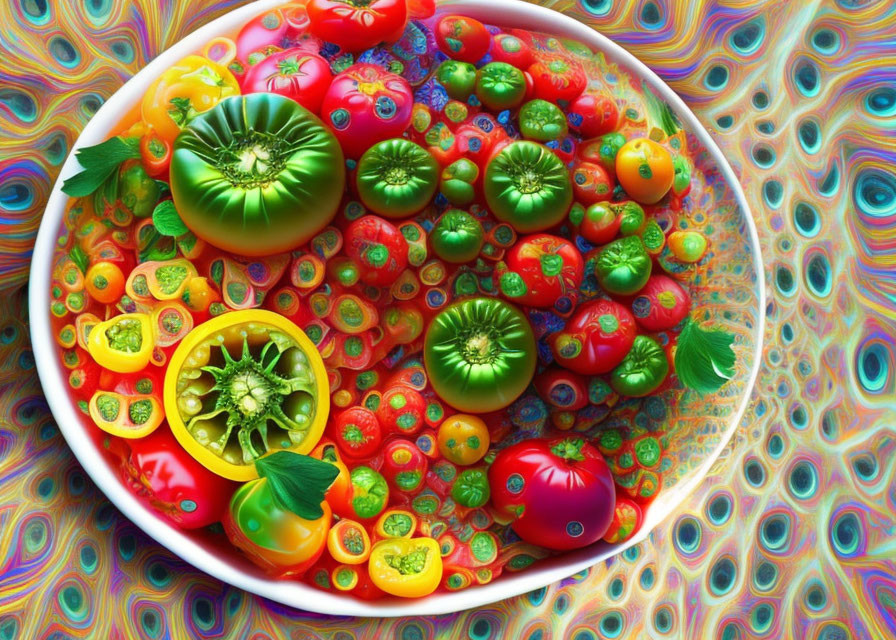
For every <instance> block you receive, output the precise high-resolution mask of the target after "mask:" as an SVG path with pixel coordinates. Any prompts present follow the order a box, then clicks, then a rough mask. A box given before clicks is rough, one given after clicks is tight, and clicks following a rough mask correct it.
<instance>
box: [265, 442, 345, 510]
mask: <svg viewBox="0 0 896 640" xmlns="http://www.w3.org/2000/svg"><path fill="white" fill-rule="evenodd" d="M255 468H256V469H257V470H258V475H259V476H260V477H262V478H265V479H266V480H267V482H268V484H269V485H270V487H271V492H272V493H273V494H274V499H275V500H276V501H277V502H278V503H280V506H281V507H283V508H284V509H288V510H289V511H292V512H293V513H294V514H296V515H297V516H299V517H300V518H304V519H305V520H317V519H318V518H320V517H321V516H323V515H324V511H323V509H321V506H320V504H321V502H323V501H324V495H325V494H326V492H327V489H329V488H330V485H331V484H333V481H334V480H336V476H338V475H339V469H338V468H337V467H336V465H333V464H330V463H329V462H324V461H323V460H318V459H316V458H312V457H311V456H305V455H302V454H299V453H293V452H292V451H275V452H274V453H271V454H268V455H266V456H264V457H263V458H259V459H258V460H256V461H255Z"/></svg>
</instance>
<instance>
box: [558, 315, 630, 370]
mask: <svg viewBox="0 0 896 640" xmlns="http://www.w3.org/2000/svg"><path fill="white" fill-rule="evenodd" d="M636 333H637V327H636V326H635V318H634V317H633V316H632V314H631V312H630V311H629V310H628V309H627V308H626V307H624V306H623V305H621V304H619V303H618V302H614V301H613V300H603V299H600V300H591V301H589V302H586V303H585V304H583V305H582V306H580V307H579V308H578V309H577V310H576V313H575V315H574V316H573V317H572V318H571V319H570V321H569V322H567V323H566V326H565V327H564V328H563V330H562V331H559V332H557V333H555V334H553V335H551V336H550V339H549V340H550V344H551V349H552V351H553V352H554V358H555V359H556V360H557V364H559V365H561V366H563V367H566V368H567V369H571V370H572V371H575V372H576V373H581V374H583V375H597V374H598V373H607V372H608V371H611V370H612V369H613V368H614V367H616V365H618V364H619V363H620V362H622V359H623V358H625V356H626V355H628V352H629V350H630V349H631V348H632V344H633V343H634V341H635V335H636Z"/></svg>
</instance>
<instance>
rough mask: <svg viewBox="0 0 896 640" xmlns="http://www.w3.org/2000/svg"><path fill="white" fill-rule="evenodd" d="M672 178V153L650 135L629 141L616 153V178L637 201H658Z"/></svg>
mask: <svg viewBox="0 0 896 640" xmlns="http://www.w3.org/2000/svg"><path fill="white" fill-rule="evenodd" d="M674 178H675V167H674V166H673V163H672V154H670V153H669V152H668V151H667V150H666V148H665V147H663V146H662V145H660V144H659V143H657V142H654V141H653V140H651V139H650V138H635V139H634V140H629V141H628V142H626V143H625V144H624V145H622V147H620V148H619V152H618V153H617V154H616V179H617V180H619V184H620V185H622V188H623V189H625V192H626V193H627V194H628V195H629V196H631V197H632V199H634V200H637V201H638V202H640V203H641V204H654V203H657V202H659V201H660V200H662V198H663V196H664V195H666V193H667V192H668V191H669V189H670V188H671V187H672V181H673V180H674Z"/></svg>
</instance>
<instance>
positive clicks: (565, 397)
mask: <svg viewBox="0 0 896 640" xmlns="http://www.w3.org/2000/svg"><path fill="white" fill-rule="evenodd" d="M535 390H536V391H538V395H540V396H541V399H542V400H544V401H545V402H547V403H548V404H549V405H551V406H552V407H556V408H557V409H563V410H564V411H577V410H579V409H581V408H582V407H584V406H585V405H587V404H588V400H589V398H588V386H587V384H586V382H585V379H584V378H583V377H582V376H580V375H579V374H577V373H573V372H572V371H566V370H565V369H559V368H551V369H547V370H545V371H544V372H542V373H540V374H538V375H537V376H535Z"/></svg>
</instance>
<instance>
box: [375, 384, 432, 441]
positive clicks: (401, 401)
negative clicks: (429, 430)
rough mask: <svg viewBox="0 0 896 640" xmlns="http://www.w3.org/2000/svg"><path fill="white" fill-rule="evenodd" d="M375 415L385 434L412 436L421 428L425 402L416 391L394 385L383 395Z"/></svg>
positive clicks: (405, 386) (424, 415)
mask: <svg viewBox="0 0 896 640" xmlns="http://www.w3.org/2000/svg"><path fill="white" fill-rule="evenodd" d="M376 415H377V418H379V421H380V424H381V425H382V426H383V429H384V430H386V431H387V432H390V431H391V432H394V433H402V434H404V435H412V434H414V433H417V432H418V431H420V429H421V428H422V427H423V423H424V419H425V417H426V400H425V399H424V398H423V396H422V395H420V392H419V391H417V390H416V389H412V388H411V387H409V386H407V385H395V386H393V387H390V388H389V389H387V390H386V392H385V393H383V399H382V401H381V402H380V406H379V408H378V409H377V410H376Z"/></svg>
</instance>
